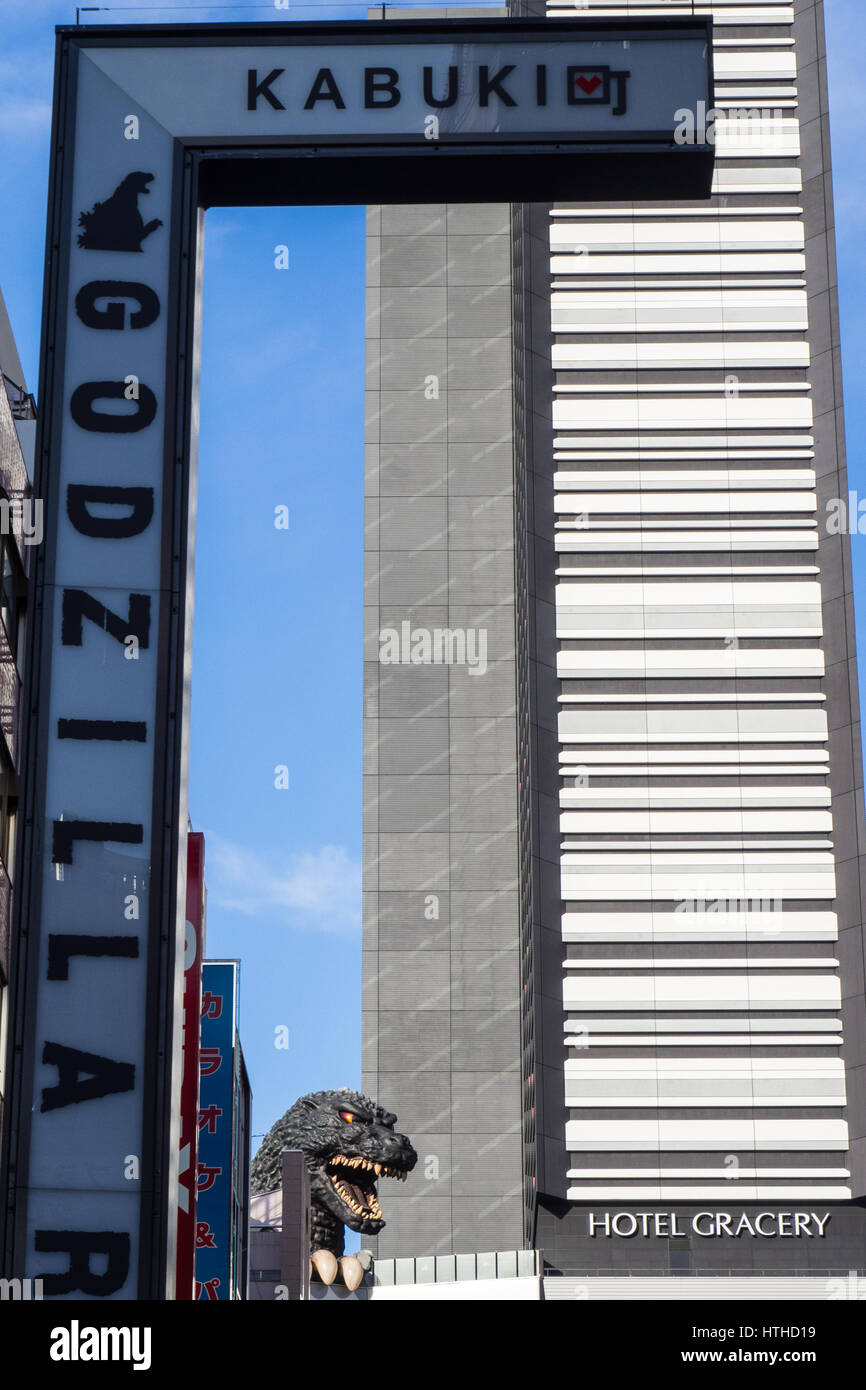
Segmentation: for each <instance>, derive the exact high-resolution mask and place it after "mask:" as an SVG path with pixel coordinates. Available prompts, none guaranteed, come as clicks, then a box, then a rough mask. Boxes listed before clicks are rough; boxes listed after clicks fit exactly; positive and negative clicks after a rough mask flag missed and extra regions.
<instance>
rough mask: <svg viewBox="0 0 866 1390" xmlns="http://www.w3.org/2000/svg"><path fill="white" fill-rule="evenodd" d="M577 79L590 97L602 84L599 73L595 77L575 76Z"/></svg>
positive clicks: (578, 83) (579, 85)
mask: <svg viewBox="0 0 866 1390" xmlns="http://www.w3.org/2000/svg"><path fill="white" fill-rule="evenodd" d="M575 81H576V83H577V85H578V87H580V88H581V89H582V91H584V92H586V95H587V96H588V97H591V96H592V94H593V92H594V91H595V89H596V87H600V86H601V78H600V77H599V76H598V74H597V73H596V75H595V76H594V77H577V78H575Z"/></svg>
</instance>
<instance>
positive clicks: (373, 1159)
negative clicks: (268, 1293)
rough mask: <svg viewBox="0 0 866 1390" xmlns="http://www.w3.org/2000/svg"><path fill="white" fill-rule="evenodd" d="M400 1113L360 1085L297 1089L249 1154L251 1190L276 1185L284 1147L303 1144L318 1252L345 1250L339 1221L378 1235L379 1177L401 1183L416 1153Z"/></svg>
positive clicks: (266, 1189) (314, 1246) (312, 1243)
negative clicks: (399, 1124) (400, 1130)
mask: <svg viewBox="0 0 866 1390" xmlns="http://www.w3.org/2000/svg"><path fill="white" fill-rule="evenodd" d="M396 1119H397V1116H396V1115H392V1114H391V1113H390V1112H389V1111H387V1110H383V1109H382V1107H381V1105H377V1104H376V1102H375V1101H373V1100H370V1098H369V1096H362V1095H359V1094H358V1092H357V1091H350V1090H340V1091H314V1092H313V1093H312V1094H311V1095H308V1096H301V1098H300V1100H296V1101H295V1103H294V1105H293V1106H292V1108H291V1110H287V1111H286V1113H285V1115H284V1116H283V1118H282V1119H281V1120H277V1122H276V1124H275V1125H272V1126H271V1128H270V1129H269V1130H268V1133H267V1134H266V1135H265V1137H264V1139H263V1140H262V1144H261V1147H260V1149H259V1151H258V1153H257V1154H256V1156H255V1158H254V1159H253V1163H252V1169H251V1172H250V1188H251V1191H252V1193H253V1195H254V1196H256V1195H257V1194H258V1193H260V1192H270V1191H272V1190H273V1189H274V1188H276V1187H279V1186H280V1182H281V1172H282V1159H281V1157H280V1155H281V1154H282V1151H283V1149H300V1150H301V1151H302V1152H303V1154H304V1157H305V1159H306V1163H307V1171H308V1173H309V1175H310V1197H311V1205H312V1211H311V1233H310V1246H311V1249H312V1251H313V1253H315V1252H316V1251H318V1250H329V1251H330V1252H331V1254H332V1255H334V1256H336V1257H337V1258H339V1257H340V1255H342V1253H343V1243H344V1235H345V1232H344V1227H345V1226H348V1227H350V1229H351V1230H353V1231H360V1233H361V1234H362V1235H366V1236H374V1235H378V1233H379V1231H381V1229H382V1227H383V1226H384V1225H385V1222H384V1220H383V1217H382V1212H381V1209H380V1207H379V1199H378V1194H377V1191H376V1182H377V1180H378V1179H379V1177H391V1178H397V1179H400V1180H402V1181H404V1182H405V1180H406V1176H407V1174H409V1173H411V1171H412V1169H413V1168H414V1167H415V1164H416V1163H417V1162H418V1155H417V1154H416V1152H415V1150H414V1149H413V1148H412V1145H411V1144H410V1142H409V1140H408V1139H407V1138H406V1136H405V1134H397V1133H396V1132H395V1130H394V1124H395V1122H396Z"/></svg>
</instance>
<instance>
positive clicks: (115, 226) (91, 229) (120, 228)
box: [78, 169, 162, 251]
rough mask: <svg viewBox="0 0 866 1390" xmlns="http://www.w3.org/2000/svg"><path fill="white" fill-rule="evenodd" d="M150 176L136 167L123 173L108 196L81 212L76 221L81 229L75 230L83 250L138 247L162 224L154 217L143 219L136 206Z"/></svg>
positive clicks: (135, 248)
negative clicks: (150, 219) (77, 232)
mask: <svg viewBox="0 0 866 1390" xmlns="http://www.w3.org/2000/svg"><path fill="white" fill-rule="evenodd" d="M153 177H154V176H153V174H146V173H144V172H143V171H142V170H140V169H138V170H136V171H135V172H134V173H132V174H127V176H126V178H125V179H124V180H123V182H122V183H119V184H118V185H117V188H115V190H114V192H113V193H112V195H111V197H110V198H106V200H105V202H104V203H94V205H93V207H92V208H91V209H90V211H89V212H82V213H81V215H80V217H79V218H78V225H79V227H82V228H83V231H81V232H79V234H78V245H79V246H82V247H83V248H84V250H85V251H140V250H141V243H142V242H143V241H144V240H145V238H146V237H149V236H150V235H151V233H152V232H155V231H156V229H157V227H161V226H162V221H161V220H160V218H158V217H155V218H154V219H153V221H152V222H145V220H144V218H143V217H142V215H141V213H140V212H139V210H138V199H139V197H140V196H141V194H144V193H150V189H149V188H148V186H147V185H148V184H149V183H151V182H152V180H153Z"/></svg>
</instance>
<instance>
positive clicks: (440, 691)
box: [363, 204, 523, 1256]
mask: <svg viewBox="0 0 866 1390" xmlns="http://www.w3.org/2000/svg"><path fill="white" fill-rule="evenodd" d="M368 217H369V221H368V252H367V264H368V288H367V371H368V380H367V405H368V419H367V435H366V441H367V447H366V454H367V459H366V540H365V557H366V565H367V572H366V575H365V605H366V608H365V615H366V616H365V639H366V651H365V708H364V730H365V752H364V758H365V762H364V773H365V792H366V795H365V808H364V831H365V848H364V903H365V911H364V950H365V955H364V981H365V999H364V1010H365V1013H364V1078H363V1086H364V1089H365V1091H367V1092H368V1093H369V1094H371V1095H374V1096H375V1097H376V1098H377V1099H378V1100H379V1102H380V1103H381V1104H383V1105H386V1106H387V1107H388V1108H390V1109H393V1110H395V1111H396V1112H397V1115H398V1117H399V1124H400V1128H401V1129H402V1130H404V1132H406V1133H408V1134H410V1135H411V1136H412V1138H413V1142H414V1143H415V1146H416V1148H417V1150H418V1154H419V1165H418V1169H417V1170H416V1175H415V1176H413V1181H412V1183H411V1184H408V1185H407V1186H406V1187H401V1188H399V1189H398V1188H396V1187H393V1186H391V1185H390V1184H389V1185H387V1186H386V1191H385V1193H384V1197H383V1207H384V1209H385V1214H386V1219H387V1221H388V1225H387V1226H386V1229H385V1231H384V1233H383V1235H382V1236H381V1237H380V1238H379V1241H378V1246H379V1251H378V1253H379V1254H381V1255H382V1256H404V1255H426V1254H431V1255H434V1254H445V1253H450V1252H451V1251H452V1250H462V1249H466V1250H481V1249H489V1248H492V1247H493V1246H498V1247H500V1248H503V1247H505V1246H513V1245H517V1244H519V1243H520V1240H521V1237H522V1206H523V1201H522V1192H521V1177H520V1173H521V1137H520V988H519V968H518V936H519V899H518V872H517V772H516V738H515V691H516V673H515V637H514V633H515V613H514V466H513V427H512V381H511V354H512V340H511V333H512V294H511V235H510V213H509V208H508V207H507V206H506V205H501V204H484V205H447V206H437V205H428V206H419V207H414V206H404V207H381V208H380V207H374V208H370V209H369V213H368ZM404 624H406V625H407V626H406V627H404ZM437 630H438V631H439V632H443V631H448V632H451V633H454V634H460V633H463V634H465V639H466V640H467V641H468V643H469V646H468V647H467V648H466V649H465V653H464V654H465V656H466V657H467V659H466V660H464V661H463V662H460V661H459V660H456V661H448V660H437V659H436V657H437V653H436V651H435V649H433V650H431V652H430V653H429V656H430V657H431V658H432V659H427V654H425V653H424V651H423V641H424V639H423V637H421V638H420V640H419V638H418V636H417V635H418V634H421V633H423V632H426V633H428V634H431V637H433V639H434V640H435V633H436V632H437ZM389 633H391V634H399V635H400V640H401V641H402V648H401V651H400V654H399V655H400V656H402V657H403V658H404V659H403V660H400V659H398V660H396V661H394V660H393V659H391V658H392V657H393V655H394V654H393V653H389V650H388V642H389V640H393V639H389V636H388V634H389ZM404 634H405V635H404ZM482 634H483V636H482ZM454 640H455V642H457V646H456V647H453V648H449V650H447V651H446V650H444V649H443V650H442V651H440V652H439V653H438V655H439V656H440V657H446V658H447V657H448V656H455V657H457V658H459V657H460V655H461V651H460V647H459V638H457V637H455V639H454ZM407 641H408V642H409V643H410V644H415V645H416V654H417V655H418V656H419V657H420V658H421V659H420V660H418V661H412V660H410V659H409V658H411V656H412V649H411V645H410V647H409V648H408V649H407V646H406V642H407ZM485 642H486V669H485V668H484V667H485V663H484V662H482V661H481V660H480V659H479V658H480V655H481V652H482V651H484V643H485ZM473 655H474V658H475V660H474V666H473V664H471V662H470V660H469V659H468V658H469V657H472V656H473Z"/></svg>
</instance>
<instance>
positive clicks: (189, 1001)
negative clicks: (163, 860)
mask: <svg viewBox="0 0 866 1390" xmlns="http://www.w3.org/2000/svg"><path fill="white" fill-rule="evenodd" d="M204 942H205V929H204V835H201V834H199V833H197V832H195V831H191V832H190V833H189V835H188V836H187V849H186V942H185V947H184V959H183V967H184V969H183V982H184V983H183V1051H182V1059H183V1065H182V1075H181V1083H180V1171H179V1174H178V1209H177V1284H176V1292H175V1297H176V1298H178V1299H181V1300H183V1299H190V1298H192V1297H193V1285H194V1283H195V1229H196V1186H197V1168H196V1163H197V1160H198V1113H199V1047H200V1042H201V1023H200V1020H201V994H202V957H203V955H204Z"/></svg>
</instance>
